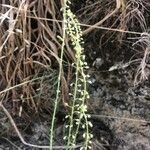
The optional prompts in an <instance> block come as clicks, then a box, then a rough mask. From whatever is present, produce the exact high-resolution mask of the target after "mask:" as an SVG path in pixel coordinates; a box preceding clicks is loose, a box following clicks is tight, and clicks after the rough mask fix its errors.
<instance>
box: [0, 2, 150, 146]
mask: <svg viewBox="0 0 150 150" xmlns="http://www.w3.org/2000/svg"><path fill="white" fill-rule="evenodd" d="M81 4H82V5H81ZM77 5H78V7H77ZM79 5H80V6H81V8H79ZM62 7H63V0H61V1H59V0H50V1H49V0H43V1H42V0H32V1H31V0H19V1H18V0H10V1H7V0H2V1H1V4H0V10H1V11H0V99H1V100H0V103H1V105H0V106H2V108H3V109H4V110H5V108H4V106H3V104H4V105H8V106H9V107H10V108H9V111H10V112H11V114H18V115H19V116H22V113H25V114H28V111H29V110H32V112H39V111H42V109H45V108H46V109H47V110H48V111H49V112H50V113H51V106H52V105H53V102H52V101H53V100H54V97H55V96H54V95H55V94H56V93H55V84H56V82H57V76H58V72H57V70H58V67H59V61H60V50H61V41H60V39H59V38H58V37H57V36H58V35H59V36H61V35H62V13H61V11H60V9H61V8H62ZM72 10H73V11H74V12H75V14H76V15H77V17H78V19H79V21H80V23H81V26H82V28H83V35H84V37H85V53H86V54H87V58H89V60H91V61H94V59H95V58H96V57H97V56H98V57H101V58H102V59H103V60H104V62H105V63H106V64H107V63H108V67H106V69H107V70H108V68H109V67H110V66H112V65H113V64H114V63H115V62H119V61H120V60H122V58H124V57H126V58H125V59H124V60H123V62H124V63H126V62H129V61H134V60H138V61H137V63H136V64H134V71H135V76H134V84H135V85H136V84H139V83H140V82H143V81H144V80H146V79H148V78H149V75H150V73H149V72H150V70H149V69H150V66H149V63H150V62H149V61H150V60H149V51H150V35H149V28H150V22H149V20H148V19H149V17H150V2H149V0H112V1H107V0H106V1H102V0H100V1H95V2H93V1H92V0H85V2H83V3H82V2H77V3H76V2H74V3H72ZM89 41H94V42H93V45H94V46H95V47H92V48H91V47H90V49H89V48H88V47H89V45H90V44H91V45H92V43H90V44H88V43H89ZM65 44H66V46H65V60H64V62H63V65H64V66H63V74H62V77H61V100H62V105H63V107H64V104H65V101H66V100H69V98H68V93H69V92H68V90H69V88H68V85H69V83H70V80H71V79H72V70H73V69H72V68H71V65H70V64H71V63H72V62H74V59H75V57H74V52H73V50H72V47H71V46H70V43H69V39H66V41H65ZM93 49H96V50H95V51H96V54H97V55H96V56H94V57H93V58H92V57H91V55H90V54H91V53H92V52H93ZM127 49H128V50H127ZM39 93H40V94H39ZM8 117H10V116H8ZM10 120H11V119H10ZM16 131H17V130H16ZM18 134H19V133H18ZM46 148H47V147H46Z"/></svg>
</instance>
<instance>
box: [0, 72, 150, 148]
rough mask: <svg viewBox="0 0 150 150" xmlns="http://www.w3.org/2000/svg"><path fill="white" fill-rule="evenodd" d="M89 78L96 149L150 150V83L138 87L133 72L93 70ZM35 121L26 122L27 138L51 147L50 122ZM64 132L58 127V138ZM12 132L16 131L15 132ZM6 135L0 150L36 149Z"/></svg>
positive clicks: (13, 135) (37, 119) (4, 119)
mask: <svg viewBox="0 0 150 150" xmlns="http://www.w3.org/2000/svg"><path fill="white" fill-rule="evenodd" d="M89 74H91V78H90V86H89V91H90V95H91V99H90V100H89V101H88V106H89V113H90V114H91V116H92V117H91V121H92V123H93V125H94V127H93V134H94V137H95V138H94V139H93V149H94V150H95V149H100V150H101V149H106V150H149V149H150V119H149V116H150V96H149V93H150V86H149V81H148V80H147V81H145V82H143V83H142V84H140V85H137V86H134V85H133V77H132V75H131V73H130V71H129V70H121V69H120V70H116V71H110V72H109V71H104V72H103V71H99V70H96V69H91V70H90V71H89ZM34 120H36V121H35V122H34V123H33V122H32V123H30V124H28V123H27V122H25V125H22V126H23V127H26V129H24V130H23V131H22V133H23V136H24V138H25V139H26V141H28V142H30V143H32V144H38V145H47V144H48V143H49V140H48V134H47V133H48V131H49V125H48V121H46V119H45V118H41V119H40V118H39V117H37V116H36V119H34ZM6 121H8V120H7V118H5V117H4V118H3V120H2V121H1V127H2V125H4V122H6ZM22 121H23V120H22ZM2 122H3V123H2ZM58 122H59V120H58ZM7 124H8V126H10V124H9V123H7ZM3 128H4V126H3ZM62 129H63V124H62V125H59V126H58V127H57V129H56V134H57V136H59V137H60V136H62V135H61V132H62ZM9 130H10V132H12V131H13V129H12V128H11V129H9ZM4 135H5V136H1V139H0V141H1V142H0V150H16V149H21V150H28V149H33V150H34V149H36V148H31V147H27V146H24V145H23V144H21V143H20V140H19V138H18V137H17V135H16V134H15V133H14V132H12V133H11V134H10V133H9V132H8V133H7V135H8V136H6V134H4ZM61 142H62V141H61V140H59V139H57V142H56V144H60V145H61Z"/></svg>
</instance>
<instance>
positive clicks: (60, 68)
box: [50, 0, 66, 150]
mask: <svg viewBox="0 0 150 150" xmlns="http://www.w3.org/2000/svg"><path fill="white" fill-rule="evenodd" d="M65 9H66V0H64V12H63V33H62V45H61V56H60V63H59V75H58V85H57V91H56V99H55V105H54V112H53V116H52V124H51V129H50V150H53V136H54V133H53V132H54V124H55V116H56V111H57V106H58V99H59V93H60V82H61V76H62V69H63V54H64V47H65V37H66V10H65Z"/></svg>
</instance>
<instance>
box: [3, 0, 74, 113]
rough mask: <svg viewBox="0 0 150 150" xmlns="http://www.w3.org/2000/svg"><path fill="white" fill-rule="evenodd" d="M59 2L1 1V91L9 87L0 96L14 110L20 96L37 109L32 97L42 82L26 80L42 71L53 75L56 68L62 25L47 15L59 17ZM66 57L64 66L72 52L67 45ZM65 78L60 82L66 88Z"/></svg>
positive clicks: (36, 103) (20, 100) (69, 59)
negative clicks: (58, 36) (64, 84)
mask: <svg viewBox="0 0 150 150" xmlns="http://www.w3.org/2000/svg"><path fill="white" fill-rule="evenodd" d="M62 5H63V4H62V2H57V1H54V0H51V1H48V0H46V1H38V0H34V1H28V0H21V1H16V0H12V1H7V0H3V1H2V2H1V5H0V9H1V14H0V79H1V87H0V90H1V91H2V90H5V89H10V90H8V91H7V92H5V93H3V94H1V98H2V99H3V101H6V100H8V101H9V102H10V103H12V105H13V108H14V111H15V110H16V109H17V110H18V105H20V103H22V98H23V99H24V100H25V101H24V102H25V103H27V104H28V106H30V108H34V109H35V110H36V111H38V106H40V105H39V100H37V97H36V100H35V98H34V97H35V96H36V95H37V89H39V88H40V85H41V84H42V83H41V82H39V81H34V82H28V81H30V80H32V79H34V78H38V77H42V76H43V73H44V72H49V73H50V74H53V72H54V71H53V69H55V68H56V69H57V67H58V64H59V55H60V47H61V44H60V43H61V41H60V40H59V39H58V38H57V35H61V34H62V24H61V23H60V22H57V21H55V22H49V21H47V18H49V19H54V20H57V19H58V20H61V19H62V14H61V12H60V11H59V10H60V8H61V7H62ZM40 18H43V19H40ZM67 43H68V41H67V39H66V44H67ZM65 56H66V57H65V58H66V62H68V63H65V64H66V65H68V64H69V62H71V61H72V60H74V53H73V52H72V50H71V48H70V47H69V44H67V46H66V51H65ZM66 72H67V71H66ZM55 75H56V76H57V74H55ZM43 78H44V77H43ZM40 79H41V78H40ZM66 80H67V79H65V77H63V81H62V82H64V83H66V89H67V82H68V81H66ZM68 80H69V75H68ZM26 82H27V83H26ZM21 83H25V84H22V86H19V87H18V88H10V87H14V86H16V85H18V84H21ZM49 86H52V85H51V84H49ZM49 89H50V88H49ZM49 92H51V90H50V91H49ZM63 92H64V93H65V91H63Z"/></svg>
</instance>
